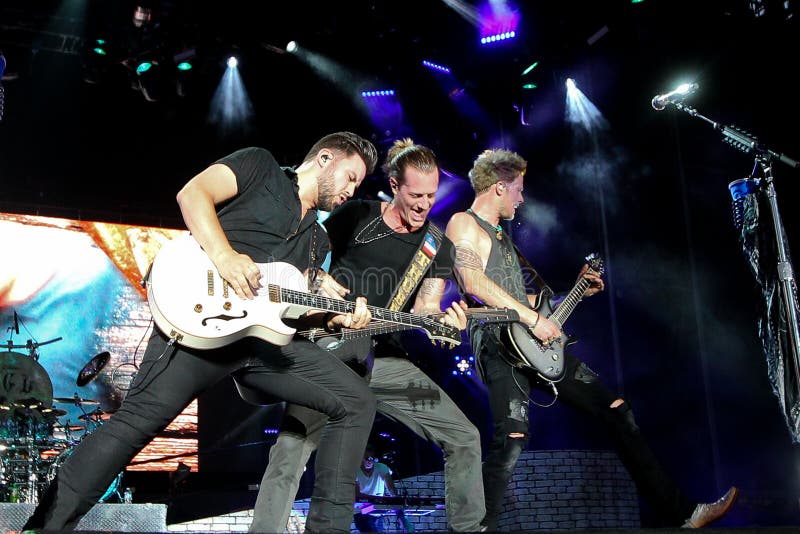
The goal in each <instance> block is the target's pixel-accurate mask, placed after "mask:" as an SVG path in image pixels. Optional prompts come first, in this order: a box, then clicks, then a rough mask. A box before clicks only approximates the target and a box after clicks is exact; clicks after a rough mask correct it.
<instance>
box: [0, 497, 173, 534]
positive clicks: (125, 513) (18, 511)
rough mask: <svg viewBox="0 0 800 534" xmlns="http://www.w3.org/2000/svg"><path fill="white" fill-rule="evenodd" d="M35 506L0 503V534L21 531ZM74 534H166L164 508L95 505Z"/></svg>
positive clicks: (150, 505)
mask: <svg viewBox="0 0 800 534" xmlns="http://www.w3.org/2000/svg"><path fill="white" fill-rule="evenodd" d="M35 507H36V505H35V504H22V503H7V502H4V503H0V532H8V531H9V530H21V529H22V525H24V524H25V521H27V520H28V518H29V517H30V516H31V514H33V509H34V508H35ZM77 530H94V531H101V530H102V531H106V532H108V531H113V532H167V505H166V504H97V505H95V506H94V507H93V508H92V509H91V510H89V513H88V514H86V515H85V516H84V517H83V519H81V521H80V523H78V528H77Z"/></svg>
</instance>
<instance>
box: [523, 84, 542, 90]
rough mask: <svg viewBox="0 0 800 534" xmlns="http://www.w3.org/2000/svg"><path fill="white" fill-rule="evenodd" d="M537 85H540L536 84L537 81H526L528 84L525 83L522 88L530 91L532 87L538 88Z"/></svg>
mask: <svg viewBox="0 0 800 534" xmlns="http://www.w3.org/2000/svg"><path fill="white" fill-rule="evenodd" d="M537 87H539V86H538V85H536V84H535V83H526V84H523V86H522V88H523V89H525V90H526V91H530V90H531V89H536V88H537Z"/></svg>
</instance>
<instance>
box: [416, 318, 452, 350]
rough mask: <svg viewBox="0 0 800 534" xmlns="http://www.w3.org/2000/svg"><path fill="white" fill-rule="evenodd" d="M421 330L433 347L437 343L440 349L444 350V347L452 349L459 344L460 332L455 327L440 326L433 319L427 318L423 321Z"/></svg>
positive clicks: (440, 324)
mask: <svg viewBox="0 0 800 534" xmlns="http://www.w3.org/2000/svg"><path fill="white" fill-rule="evenodd" d="M421 328H422V329H423V330H424V331H425V334H426V335H427V336H428V338H430V340H431V343H433V344H434V345H436V342H437V341H439V343H440V346H441V347H442V348H444V346H445V345H449V347H450V348H451V349H452V348H453V347H455V346H456V345H460V344H461V330H459V329H458V328H456V327H455V326H450V325H449V324H442V323H440V322H439V321H437V320H435V319H431V318H427V319H426V320H425V321H423V325H422V326H421Z"/></svg>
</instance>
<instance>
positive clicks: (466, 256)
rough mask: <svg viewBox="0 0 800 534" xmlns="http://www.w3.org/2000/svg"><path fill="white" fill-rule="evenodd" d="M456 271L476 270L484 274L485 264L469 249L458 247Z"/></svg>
mask: <svg viewBox="0 0 800 534" xmlns="http://www.w3.org/2000/svg"><path fill="white" fill-rule="evenodd" d="M455 267H456V269H474V270H476V271H481V272H483V262H482V261H481V257H480V256H478V253H477V252H475V251H474V250H472V249H471V248H467V247H460V246H458V245H456V260H455Z"/></svg>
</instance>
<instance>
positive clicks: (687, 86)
mask: <svg viewBox="0 0 800 534" xmlns="http://www.w3.org/2000/svg"><path fill="white" fill-rule="evenodd" d="M699 88H700V86H699V85H697V84H696V83H684V84H681V85H679V86H678V87H677V88H676V89H675V90H673V91H670V92H669V93H665V94H663V95H656V96H654V97H653V100H652V102H651V104H652V105H653V109H654V110H656V111H661V110H662V109H664V108H665V107H667V104H674V103H675V102H680V101H681V100H683V99H684V98H685V97H686V96H688V95H690V94H692V93H694V92H695V91H697V90H698V89H699Z"/></svg>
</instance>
